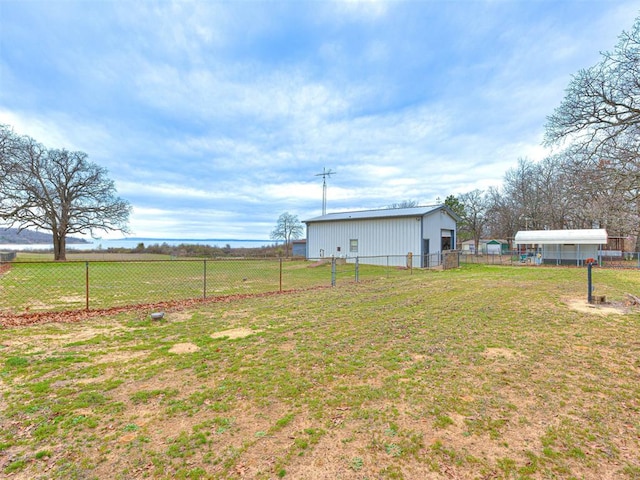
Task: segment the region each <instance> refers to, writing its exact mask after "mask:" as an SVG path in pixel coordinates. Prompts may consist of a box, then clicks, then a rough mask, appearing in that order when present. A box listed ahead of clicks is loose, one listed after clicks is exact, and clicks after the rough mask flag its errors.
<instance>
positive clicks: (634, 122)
mask: <svg viewBox="0 0 640 480" xmlns="http://www.w3.org/2000/svg"><path fill="white" fill-rule="evenodd" d="M545 143H546V144H547V145H556V144H565V145H568V147H569V148H568V150H569V151H570V152H571V154H572V156H573V157H574V158H575V159H576V162H577V161H579V162H580V164H579V165H578V166H579V168H581V169H582V170H583V172H585V173H589V174H593V173H597V174H599V173H602V174H604V175H605V176H606V177H607V178H608V184H609V187H608V188H609V189H613V190H614V191H615V192H620V194H621V196H620V197H619V198H621V199H622V201H623V202H626V203H627V207H628V211H632V212H634V215H633V217H634V218H636V219H638V212H639V211H640V209H639V208H638V203H639V202H640V192H639V190H640V189H639V187H638V185H640V154H639V153H640V20H639V19H637V20H636V22H635V24H634V25H633V28H632V29H631V31H629V32H623V33H622V34H621V35H620V39H619V42H618V44H617V45H616V47H615V49H614V50H613V51H612V52H604V53H602V59H601V61H600V62H599V63H597V64H596V65H594V66H592V67H591V68H588V69H584V70H580V71H579V72H578V73H577V74H576V75H575V76H574V77H573V78H572V80H571V82H570V84H569V86H568V88H567V91H566V95H565V97H564V99H563V101H562V102H561V104H560V106H559V107H558V108H557V109H556V110H555V111H554V113H553V115H551V116H550V117H549V118H548V119H547V124H546V127H545ZM634 230H635V232H636V236H637V238H640V220H639V221H637V222H636V225H635V228H634ZM636 251H638V252H640V241H637V242H636Z"/></svg>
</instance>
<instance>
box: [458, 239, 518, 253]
mask: <svg viewBox="0 0 640 480" xmlns="http://www.w3.org/2000/svg"><path fill="white" fill-rule="evenodd" d="M461 245H462V253H470V254H475V253H476V243H475V240H466V241H464V242H462V244H461ZM478 250H479V252H478V253H481V254H485V255H507V254H508V253H509V242H508V241H507V240H500V239H496V238H492V239H486V238H482V239H480V242H478Z"/></svg>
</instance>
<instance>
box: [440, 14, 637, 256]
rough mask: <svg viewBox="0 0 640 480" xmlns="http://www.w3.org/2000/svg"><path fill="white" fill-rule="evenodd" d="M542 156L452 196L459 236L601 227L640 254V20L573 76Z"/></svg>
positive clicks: (508, 235)
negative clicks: (490, 183)
mask: <svg viewBox="0 0 640 480" xmlns="http://www.w3.org/2000/svg"><path fill="white" fill-rule="evenodd" d="M544 144H545V145H546V146H548V147H552V148H553V149H554V150H555V153H554V154H553V155H550V156H548V157H547V158H545V159H544V160H543V161H541V162H533V161H531V160H529V159H527V158H521V159H519V160H518V164H517V166H516V167H515V168H512V169H510V170H508V171H507V172H506V174H505V176H504V180H503V184H502V187H501V188H489V189H488V190H474V191H471V192H468V193H465V194H462V195H459V196H457V197H456V196H449V197H447V198H446V199H445V204H447V205H448V206H449V207H450V208H452V209H453V210H454V211H455V212H456V213H457V214H458V215H459V216H460V217H461V219H462V221H461V223H460V225H459V234H458V235H459V239H461V240H468V239H473V240H474V242H475V244H476V251H478V242H479V239H480V238H483V237H493V238H504V239H509V238H513V237H514V235H515V233H516V232H517V231H518V230H525V229H528V230H542V229H573V228H577V229H579V228H605V229H607V232H608V233H609V235H610V236H620V237H635V238H636V239H637V241H636V244H635V251H636V252H640V20H639V19H636V21H635V24H634V25H633V28H632V29H631V30H630V31H629V32H626V31H625V32H623V33H622V34H621V35H620V38H619V41H618V44H617V45H616V47H615V49H614V50H613V51H611V52H603V53H601V59H600V61H599V62H598V63H597V64H596V65H593V66H592V67H589V68H586V69H583V70H580V71H579V72H578V73H577V74H575V75H574V76H573V77H572V79H571V81H570V83H569V86H568V87H567V89H566V92H565V97H564V99H563V100H562V102H561V103H560V105H559V106H558V107H557V108H556V109H555V111H554V112H553V114H551V115H550V116H549V117H547V123H546V125H545V136H544Z"/></svg>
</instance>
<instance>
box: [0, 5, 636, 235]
mask: <svg viewBox="0 0 640 480" xmlns="http://www.w3.org/2000/svg"><path fill="white" fill-rule="evenodd" d="M639 13H640V2H639V1H638V0H635V1H625V0H608V1H603V0H593V1H590V0H522V1H519V0H510V1H507V0H482V1H481V0H477V1H475V0H442V1H437V0H423V1H418V0H414V1H367V2H365V1H347V0H344V1H335V2H331V1H326V2H325V1H302V0H298V1H294V0H289V1H266V0H265V1H249V0H238V1H213V0H212V1H195V2H190V1H169V0H166V1H149V0H144V1H139V2H131V1H128V0H127V1H116V0H114V1H106V0H102V1H97V0H77V1H76V0H46V1H38V0H19V1H15V0H0V123H1V124H5V125H9V126H11V127H13V129H14V131H15V132H16V133H18V134H20V135H28V136H30V137H33V138H34V139H36V140H37V141H39V142H40V143H42V144H44V145H46V146H47V147H49V148H66V149H67V150H72V151H75V150H80V151H83V152H86V153H87V154H88V156H89V160H91V161H92V162H95V163H97V164H99V165H101V166H103V167H105V168H106V169H107V170H108V175H109V178H110V179H112V180H113V181H114V183H115V187H116V189H117V194H118V196H120V197H122V198H124V199H126V200H128V201H129V202H130V203H131V205H132V207H133V209H132V214H131V217H130V223H129V228H130V233H129V234H128V235H129V236H136V237H152V238H196V239H197V238H200V239H208V238H220V239H254V240H262V239H269V235H270V233H271V231H272V230H274V228H275V226H276V223H277V220H278V217H279V216H280V214H281V213H284V212H288V213H290V214H292V215H296V216H297V217H298V218H299V219H300V220H301V221H304V220H305V219H309V218H313V217H316V216H318V215H320V214H321V213H322V198H323V193H322V177H321V176H318V174H319V173H322V172H323V171H325V169H326V170H331V171H333V172H335V174H334V175H332V176H330V177H329V178H327V197H326V198H327V203H326V208H327V213H331V212H339V211H351V210H368V209H377V208H385V207H388V206H390V205H392V204H394V203H399V202H402V201H404V200H412V201H415V202H417V203H418V204H419V205H430V204H435V203H436V202H438V201H439V200H440V201H442V200H444V198H446V197H447V196H448V195H456V196H457V195H460V194H463V193H466V192H470V191H472V190H475V189H481V190H485V189H487V188H489V187H496V188H499V187H500V186H501V184H502V179H503V178H504V175H505V173H506V172H507V170H509V169H510V168H513V167H515V166H516V164H517V162H518V159H519V158H526V159H529V160H532V161H540V160H542V159H543V158H544V157H545V156H547V155H549V154H550V153H551V152H550V151H549V150H548V149H545V148H544V147H543V146H542V138H543V134H544V125H545V121H546V117H547V116H548V115H551V114H552V113H553V110H554V109H555V108H556V107H557V106H559V104H560V102H561V100H562V98H563V96H564V92H565V89H566V87H567V86H568V84H569V81H570V80H571V76H572V75H573V74H575V73H577V72H578V71H579V70H580V69H582V68H588V67H589V66H591V65H593V64H595V63H597V62H598V61H599V60H600V59H601V52H604V51H608V50H612V49H613V48H614V46H615V45H616V43H617V41H618V37H619V35H620V34H621V33H622V32H623V31H624V30H630V29H631V27H632V25H633V23H634V20H635V18H636V17H637V16H638V14H639ZM97 233H98V234H99V235H104V238H120V237H122V234H121V233H119V232H117V233H111V234H103V233H100V232H97Z"/></svg>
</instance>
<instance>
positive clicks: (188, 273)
mask: <svg viewBox="0 0 640 480" xmlns="http://www.w3.org/2000/svg"><path fill="white" fill-rule="evenodd" d="M407 258H408V256H406V255H395V256H394V255H389V256H383V257H362V258H358V257H354V258H342V259H341V258H319V259H309V260H289V259H206V260H203V259H201V260H192V259H190V260H178V259H172V260H122V261H108V260H96V261H69V262H47V261H34V262H27V261H3V262H0V313H1V314H4V315H18V314H22V313H35V312H50V311H51V312H53V311H73V310H89V309H107V308H113V307H122V306H131V305H143V304H153V303H162V302H170V301H179V300H190V299H199V298H200V299H207V298H212V297H221V296H231V295H243V294H259V293H268V292H278V291H284V290H293V289H301V288H311V287H318V286H323V285H324V286H330V285H331V286H336V285H339V284H345V283H353V282H359V281H362V280H367V279H375V278H380V277H390V276H395V275H407V274H411V273H413V270H414V269H413V268H412V265H410V264H409V265H408V262H407ZM439 258H440V255H437V258H436V257H434V258H429V259H427V260H426V263H428V264H429V265H430V266H435V265H436V264H437V265H439V264H440V260H439Z"/></svg>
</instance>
